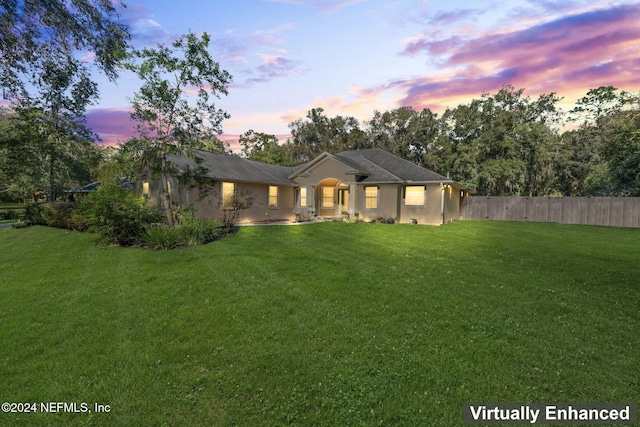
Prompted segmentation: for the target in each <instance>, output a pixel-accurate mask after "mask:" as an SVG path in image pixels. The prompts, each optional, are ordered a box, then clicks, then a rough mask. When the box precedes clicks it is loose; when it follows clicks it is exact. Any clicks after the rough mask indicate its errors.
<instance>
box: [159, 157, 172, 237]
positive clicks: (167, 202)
mask: <svg viewBox="0 0 640 427" xmlns="http://www.w3.org/2000/svg"><path fill="white" fill-rule="evenodd" d="M161 168H162V169H161V170H162V174H161V179H160V181H161V185H162V191H161V193H162V194H160V203H161V205H162V208H163V209H164V213H165V215H166V217H167V224H169V225H170V226H173V225H174V223H173V209H172V207H171V195H170V194H169V176H168V174H167V159H166V157H165V155H163V156H162V164H161Z"/></svg>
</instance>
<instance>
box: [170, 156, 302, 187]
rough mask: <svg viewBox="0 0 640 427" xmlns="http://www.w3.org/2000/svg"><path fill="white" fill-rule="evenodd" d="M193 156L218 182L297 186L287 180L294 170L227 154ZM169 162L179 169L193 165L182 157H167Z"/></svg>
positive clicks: (193, 163)
mask: <svg viewBox="0 0 640 427" xmlns="http://www.w3.org/2000/svg"><path fill="white" fill-rule="evenodd" d="M193 152H194V154H195V155H196V156H198V157H200V158H201V159H202V160H203V161H202V163H201V166H203V167H205V168H207V169H208V170H209V176H211V177H213V178H216V179H218V180H229V181H237V182H258V183H263V184H280V185H292V186H293V185H297V184H296V183H295V182H294V181H292V180H290V179H289V176H290V175H291V174H293V172H294V170H295V168H290V167H285V166H276V165H268V164H266V163H260V162H254V161H251V160H246V159H243V158H240V157H237V156H230V155H228V154H221V153H212V152H209V151H202V150H193ZM169 157H170V160H171V161H172V162H173V163H175V164H176V165H177V166H178V167H179V168H184V166H185V165H186V164H187V163H188V164H189V165H191V166H192V167H193V166H194V165H195V161H194V160H193V159H188V158H186V157H183V156H180V157H179V156H169Z"/></svg>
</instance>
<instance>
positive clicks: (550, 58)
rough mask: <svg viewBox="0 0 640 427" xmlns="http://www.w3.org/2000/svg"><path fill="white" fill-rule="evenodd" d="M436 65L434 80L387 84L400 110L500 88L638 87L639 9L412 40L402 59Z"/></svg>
mask: <svg viewBox="0 0 640 427" xmlns="http://www.w3.org/2000/svg"><path fill="white" fill-rule="evenodd" d="M419 53H425V54H428V55H429V58H430V62H433V57H434V56H438V57H439V58H440V59H441V62H440V63H441V65H442V66H443V69H442V71H441V73H439V75H432V76H421V77H416V78H414V79H406V80H402V81H396V82H392V83H390V84H389V85H387V86H386V88H385V89H386V90H394V91H398V90H400V91H401V92H404V94H405V96H404V98H403V99H402V101H401V104H402V105H412V106H414V107H423V106H430V107H431V106H436V105H443V104H445V105H446V104H450V103H451V101H452V100H454V99H455V98H461V97H467V98H471V97H475V96H478V95H479V94H480V93H482V92H489V91H494V90H497V89H499V88H500V87H502V86H504V85H506V84H512V85H514V86H516V87H524V88H526V89H527V90H529V91H531V90H533V91H534V92H538V93H549V92H558V91H559V88H562V91H563V92H565V93H566V92H567V91H572V90H578V89H579V90H583V89H584V90H588V89H589V88H593V87H598V86H600V85H614V86H617V87H620V88H622V89H625V90H634V89H637V88H640V77H638V76H640V67H639V62H640V61H639V60H638V59H637V58H638V57H640V5H627V6H616V7H611V8H609V9H601V10H594V11H590V12H585V13H581V14H576V15H571V16H566V17H562V18H558V19H554V20H551V21H549V22H545V23H542V24H538V25H535V26H532V27H529V28H524V29H522V30H516V31H513V30H511V31H505V32H503V33H491V34H484V35H480V36H477V37H475V38H473V39H467V40H465V39H462V38H459V37H451V38H450V39H443V40H430V39H426V38H423V39H420V40H417V41H413V42H412V43H410V44H408V45H407V47H406V48H405V50H404V51H403V52H402V54H404V55H416V54H419Z"/></svg>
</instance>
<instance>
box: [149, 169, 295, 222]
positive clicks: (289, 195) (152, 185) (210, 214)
mask: <svg viewBox="0 0 640 427" xmlns="http://www.w3.org/2000/svg"><path fill="white" fill-rule="evenodd" d="M144 182H148V183H149V194H148V196H147V197H148V198H149V201H150V202H151V204H153V205H159V202H160V185H161V184H160V180H154V181H150V182H149V181H144V180H142V181H140V182H138V183H137V184H136V192H137V194H139V195H143V187H144ZM170 182H171V184H170V187H171V189H170V190H171V191H170V193H169V194H170V196H171V201H172V202H174V203H180V204H181V205H184V206H187V205H190V204H193V205H194V206H195V207H196V208H197V209H198V215H199V216H201V217H203V218H216V219H222V218H223V217H224V211H223V209H222V207H221V206H222V204H221V194H222V190H221V188H222V182H223V181H218V182H216V184H215V187H214V188H213V189H212V190H211V191H210V193H209V195H208V196H207V197H205V198H204V199H202V200H199V192H198V189H196V188H194V189H188V188H184V187H181V186H180V185H179V184H178V182H177V180H176V179H171V180H170ZM277 187H278V207H277V208H270V207H269V185H268V184H255V183H239V182H236V183H235V188H236V194H238V192H242V191H248V192H249V193H250V195H251V196H252V197H254V198H255V200H254V205H253V207H252V208H251V209H249V210H247V211H246V212H245V214H244V215H243V216H242V217H241V218H240V223H248V222H263V221H275V220H293V219H294V218H295V215H294V205H295V203H294V197H295V190H294V187H291V186H286V185H279V186H277Z"/></svg>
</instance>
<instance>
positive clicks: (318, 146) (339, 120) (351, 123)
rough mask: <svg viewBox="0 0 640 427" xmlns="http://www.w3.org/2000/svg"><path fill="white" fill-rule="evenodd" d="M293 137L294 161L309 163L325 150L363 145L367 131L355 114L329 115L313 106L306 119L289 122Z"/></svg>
mask: <svg viewBox="0 0 640 427" xmlns="http://www.w3.org/2000/svg"><path fill="white" fill-rule="evenodd" d="M289 129H291V136H292V138H291V140H290V142H289V147H288V148H290V149H291V151H292V155H293V158H294V161H295V163H297V164H301V163H305V162H308V161H309V160H311V159H313V158H314V157H316V156H317V155H319V154H322V153H323V152H325V151H326V152H329V153H338V152H340V151H345V150H352V149H355V148H364V147H363V141H364V132H363V131H362V130H361V129H360V125H359V123H358V121H357V120H356V119H355V118H353V117H342V116H336V117H332V118H330V117H327V116H326V115H325V114H324V109H322V108H313V109H312V110H311V111H309V112H308V113H307V117H306V119H298V120H296V121H294V122H291V123H289Z"/></svg>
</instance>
